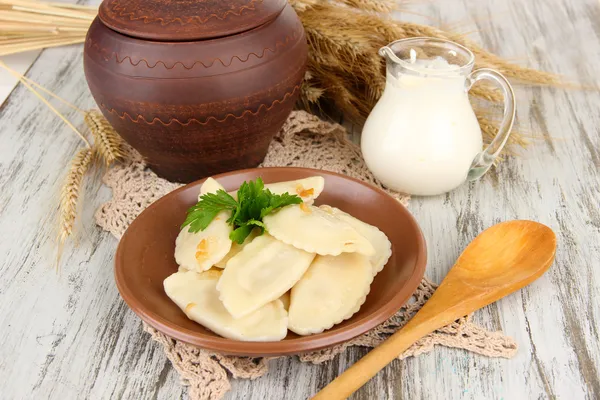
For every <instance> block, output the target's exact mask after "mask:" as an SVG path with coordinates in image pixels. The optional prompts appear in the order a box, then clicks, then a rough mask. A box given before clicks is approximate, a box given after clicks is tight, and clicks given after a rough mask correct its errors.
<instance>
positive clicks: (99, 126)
mask: <svg viewBox="0 0 600 400" xmlns="http://www.w3.org/2000/svg"><path fill="white" fill-rule="evenodd" d="M84 120H85V123H86V124H87V126H88V127H89V128H90V131H91V132H92V135H93V136H94V145H93V148H94V151H95V152H96V153H97V154H98V156H99V158H101V159H102V160H103V161H104V164H105V165H106V166H107V167H108V166H109V165H110V164H112V163H113V162H115V161H120V160H122V159H123V158H124V157H125V154H124V153H123V139H122V138H121V136H119V134H118V133H117V132H116V131H115V130H114V128H113V127H112V126H111V125H110V124H109V123H108V121H107V120H106V119H105V118H104V116H103V115H102V114H101V113H100V112H99V111H96V110H90V111H87V112H86V113H85V116H84Z"/></svg>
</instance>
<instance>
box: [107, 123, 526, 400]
mask: <svg viewBox="0 0 600 400" xmlns="http://www.w3.org/2000/svg"><path fill="white" fill-rule="evenodd" d="M128 154H129V156H128V158H127V160H125V162H124V163H122V164H119V165H117V166H115V167H113V168H111V169H110V170H109V171H108V172H107V173H106V175H105V176H104V179H103V180H104V183H105V184H106V185H108V186H109V187H110V188H112V190H113V197H112V199H111V201H109V202H107V203H105V204H104V205H102V207H100V209H99V210H98V211H97V213H96V222H97V223H98V225H100V226H101V227H102V228H104V229H105V230H107V231H110V232H111V233H112V234H113V235H114V236H115V237H116V238H117V239H119V238H120V237H121V235H123V233H124V232H125V230H126V229H127V227H128V226H129V224H130V223H131V221H133V219H134V218H135V217H137V216H138V215H139V214H140V213H141V212H142V211H143V210H144V209H145V208H146V207H148V206H149V205H150V204H152V203H153V202H154V201H155V200H157V199H158V198H160V197H162V196H164V195H165V194H167V193H169V192H170V191H172V190H174V189H176V188H177V187H179V186H181V185H180V184H175V183H171V182H168V181H166V180H164V179H161V178H159V177H157V176H156V174H154V173H153V172H152V171H150V170H149V169H148V168H146V166H145V164H144V161H143V160H142V158H141V157H140V155H139V154H138V153H137V152H135V151H134V150H132V149H128ZM262 166H264V167H268V166H297V167H311V168H318V169H325V170H329V171H334V172H339V173H343V174H346V175H349V176H352V177H354V178H358V179H362V180H364V181H366V182H369V183H371V184H373V185H375V186H379V187H382V186H381V184H380V183H379V182H378V181H377V180H376V179H375V178H374V177H373V175H371V173H370V172H369V170H368V169H367V168H366V166H365V164H364V162H363V160H362V158H361V157H360V150H359V148H358V146H356V145H355V144H353V143H352V142H350V141H349V140H348V139H347V138H346V131H345V130H344V128H342V127H341V126H340V125H337V124H331V123H327V122H324V121H322V120H320V119H319V118H317V117H316V116H314V115H312V114H308V113H306V112H303V111H295V112H293V113H292V114H291V116H290V118H289V119H288V120H287V122H286V123H285V125H284V126H283V128H282V129H281V131H280V132H279V134H278V135H277V136H276V138H275V139H274V140H273V142H272V144H271V146H270V148H269V152H268V154H267V157H266V158H265V161H264V162H263V164H262ZM388 193H390V194H391V195H392V196H394V197H395V198H397V199H398V201H400V202H402V203H403V204H405V205H406V204H407V203H408V199H409V198H408V196H403V195H399V194H398V193H394V192H389V191H388ZM435 288H436V285H434V284H433V283H431V282H430V281H429V280H427V279H426V278H424V279H423V281H422V282H421V284H420V285H419V287H418V288H417V290H416V292H415V293H414V294H413V296H412V298H411V300H410V301H409V303H408V304H406V305H405V306H404V307H403V308H402V309H401V310H400V311H398V312H397V313H396V314H395V315H394V316H393V317H391V318H390V319H389V320H387V321H386V322H384V323H383V324H381V325H379V326H378V327H376V328H374V329H373V330H371V331H369V332H367V333H365V334H364V335H362V336H359V337H357V338H355V339H352V340H350V341H349V342H346V343H343V344H340V345H337V346H334V347H332V348H329V349H325V350H321V351H317V352H314V353H309V354H304V355H301V356H299V358H300V361H303V362H311V363H314V364H319V363H322V362H325V361H329V360H331V359H333V358H334V357H335V356H336V355H337V354H339V353H341V352H343V351H344V350H346V348H348V347H349V346H365V347H375V346H377V345H378V344H379V343H381V342H382V341H383V340H385V339H386V338H387V337H388V336H390V335H391V334H393V333H394V332H396V331H397V330H398V329H400V328H401V327H402V326H403V325H404V324H405V323H406V322H407V321H408V320H409V319H410V318H411V317H412V316H413V315H414V314H415V313H416V312H417V311H418V310H419V309H420V308H421V307H422V306H423V304H425V302H426V301H427V299H428V298H429V297H430V296H431V295H432V294H433V292H434V291H435ZM144 330H146V331H147V332H149V333H150V334H151V336H152V339H153V340H155V341H156V342H158V343H160V344H161V345H162V347H163V349H164V351H165V353H166V355H167V357H168V358H169V360H171V363H172V364H173V366H174V367H175V369H176V370H177V372H178V373H179V375H180V376H181V380H182V383H183V384H184V385H187V386H189V397H190V398H191V399H192V400H200V399H219V398H221V397H222V396H223V395H224V394H225V393H226V392H227V391H228V390H229V388H230V385H229V380H228V372H229V374H231V376H232V377H233V378H244V379H256V378H258V377H260V376H262V375H264V374H265V373H267V371H268V361H269V360H268V359H266V358H248V357H232V356H224V355H220V354H214V353H211V352H208V351H205V350H202V349H199V348H197V347H194V346H191V345H188V344H186V343H183V342H179V341H177V340H175V339H172V338H170V337H168V336H166V335H164V334H162V333H160V332H158V331H156V330H155V329H153V328H152V327H150V326H148V325H146V324H144ZM435 345H443V346H448V347H455V348H460V349H465V350H468V351H472V352H475V353H478V354H482V355H484V356H488V357H506V358H510V357H512V356H513V355H514V354H515V353H516V351H517V345H516V343H515V342H514V340H512V339H511V338H509V337H506V336H504V334H503V333H502V332H488V331H486V330H485V329H483V328H481V327H479V326H477V325H475V324H473V323H471V322H470V321H469V319H468V317H465V318H461V319H460V320H458V321H456V322H454V323H452V324H450V325H448V326H446V327H444V328H442V329H439V330H437V331H435V332H434V333H432V334H430V335H428V336H426V337H424V338H423V339H421V340H419V341H418V342H417V343H415V344H414V345H413V346H412V347H411V348H409V349H408V350H407V351H406V352H404V353H403V354H402V355H400V357H399V358H400V359H403V358H406V357H410V356H417V355H419V354H422V353H425V352H428V351H431V350H432V349H433V347H434V346H435Z"/></svg>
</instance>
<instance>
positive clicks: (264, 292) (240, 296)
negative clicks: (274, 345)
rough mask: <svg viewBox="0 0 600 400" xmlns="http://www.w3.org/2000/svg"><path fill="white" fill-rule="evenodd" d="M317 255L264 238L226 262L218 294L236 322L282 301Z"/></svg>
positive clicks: (218, 286)
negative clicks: (274, 301) (268, 305)
mask: <svg viewBox="0 0 600 400" xmlns="http://www.w3.org/2000/svg"><path fill="white" fill-rule="evenodd" d="M314 257H315V255H314V254H312V253H307V252H305V251H303V250H300V249H297V248H295V247H294V246H291V245H289V244H285V243H283V242H280V241H279V240H277V239H275V238H274V237H272V236H270V235H268V234H266V233H265V234H263V235H262V236H258V237H257V238H255V239H254V240H253V241H252V242H250V244H248V245H246V246H245V247H244V249H243V250H242V251H241V252H239V253H238V254H237V255H236V256H234V257H233V258H231V259H230V260H229V261H228V262H227V266H226V267H225V270H224V271H223V276H222V277H221V279H220V280H219V283H218V285H217V290H218V291H219V293H220V297H219V298H220V299H221V301H222V302H223V305H224V306H225V308H226V309H227V310H228V311H229V313H230V314H231V315H233V316H234V317H235V318H241V317H244V316H246V315H248V314H250V313H252V312H253V311H255V310H257V309H259V308H260V307H262V306H263V305H264V304H266V303H268V302H271V301H273V300H275V299H278V298H279V297H281V296H282V295H283V294H284V293H285V292H287V291H288V290H290V289H291V288H292V286H294V284H295V283H296V282H298V280H299V279H300V278H301V277H302V275H304V272H306V270H307V269H308V267H309V266H310V263H311V262H312V260H313V259H314Z"/></svg>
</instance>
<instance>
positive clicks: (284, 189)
mask: <svg viewBox="0 0 600 400" xmlns="http://www.w3.org/2000/svg"><path fill="white" fill-rule="evenodd" d="M324 188H325V179H324V178H323V177H322V176H311V177H309V178H304V179H298V180H295V181H286V182H276V183H267V184H265V189H269V190H270V191H271V192H272V193H274V194H284V193H289V194H292V195H294V194H295V195H297V196H299V197H300V198H301V199H302V201H303V202H305V203H306V204H312V203H313V202H314V200H315V199H316V198H317V197H319V195H320V194H321V192H322V191H323V189H324Z"/></svg>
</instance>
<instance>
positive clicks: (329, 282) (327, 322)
mask: <svg viewBox="0 0 600 400" xmlns="http://www.w3.org/2000/svg"><path fill="white" fill-rule="evenodd" d="M371 282H373V267H372V266H371V262H370V261H369V258H368V257H367V256H365V255H362V254H360V253H342V254H340V255H338V256H317V257H315V260H314V261H313V263H312V264H311V265H310V267H309V268H308V271H306V273H305V274H304V276H303V277H302V279H300V281H298V283H296V285H294V287H293V288H292V293H291V298H290V306H289V311H288V319H289V322H288V328H289V329H290V330H291V331H292V332H295V333H297V334H298V335H310V334H314V333H320V332H323V331H324V330H325V329H329V328H331V327H332V326H333V325H335V324H339V323H340V322H342V321H343V320H345V319H348V318H350V317H351V316H352V315H354V313H356V312H357V311H358V310H359V309H360V306H362V304H363V303H364V302H365V299H366V298H367V294H369V291H370V286H371Z"/></svg>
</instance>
